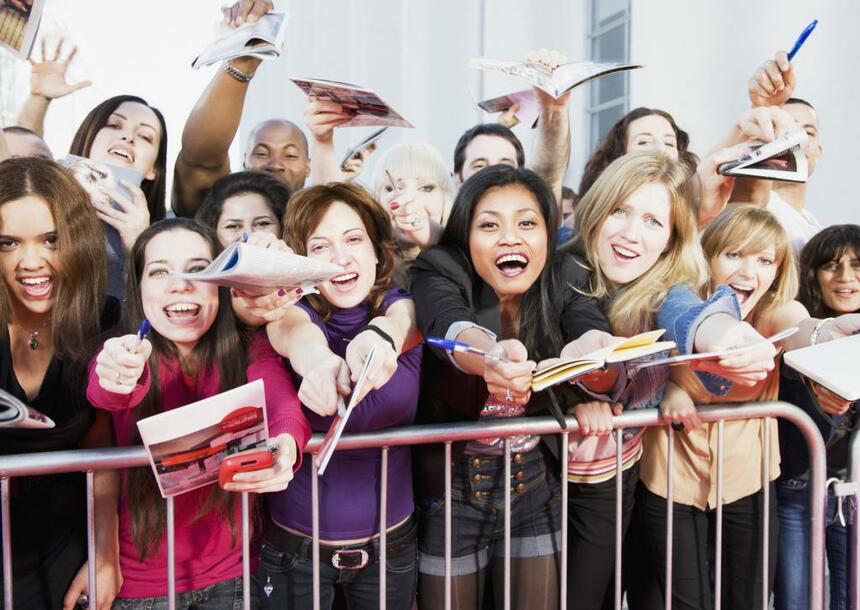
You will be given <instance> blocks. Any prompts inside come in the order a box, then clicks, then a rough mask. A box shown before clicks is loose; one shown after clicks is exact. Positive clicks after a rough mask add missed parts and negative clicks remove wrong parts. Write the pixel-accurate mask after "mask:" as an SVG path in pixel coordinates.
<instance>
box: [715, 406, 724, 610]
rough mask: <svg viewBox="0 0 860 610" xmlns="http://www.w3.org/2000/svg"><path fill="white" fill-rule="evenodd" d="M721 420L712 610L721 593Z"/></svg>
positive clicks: (717, 607) (717, 606)
mask: <svg viewBox="0 0 860 610" xmlns="http://www.w3.org/2000/svg"><path fill="white" fill-rule="evenodd" d="M723 423H724V422H723V421H722V420H721V421H718V422H717V526H716V530H717V531H716V535H715V538H716V545H715V547H716V548H715V550H714V555H715V560H714V562H715V564H716V565H715V566H714V610H720V607H721V604H722V595H723Z"/></svg>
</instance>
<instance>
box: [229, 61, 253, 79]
mask: <svg viewBox="0 0 860 610" xmlns="http://www.w3.org/2000/svg"><path fill="white" fill-rule="evenodd" d="M224 72H226V73H227V74H229V75H230V76H231V77H232V78H234V79H235V80H237V81H239V82H240V83H247V82H250V80H251V79H252V78H254V75H253V74H248V73H246V72H242V71H241V70H240V69H239V68H237V67H236V66H234V65H233V63H232V62H230V61H226V62H224Z"/></svg>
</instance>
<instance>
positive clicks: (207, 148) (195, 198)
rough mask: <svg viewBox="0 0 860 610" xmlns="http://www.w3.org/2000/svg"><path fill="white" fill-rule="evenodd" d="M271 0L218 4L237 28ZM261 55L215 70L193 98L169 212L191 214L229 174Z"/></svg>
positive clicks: (269, 6)
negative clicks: (230, 155) (216, 183)
mask: <svg viewBox="0 0 860 610" xmlns="http://www.w3.org/2000/svg"><path fill="white" fill-rule="evenodd" d="M273 8H274V5H273V4H272V2H271V1H270V0H256V1H255V0H241V1H240V2H236V3H235V4H233V5H232V6H229V7H224V8H222V11H223V13H224V21H225V23H228V24H230V25H232V26H233V27H238V26H239V25H242V24H243V23H246V22H249V23H252V22H254V21H257V20H258V19H259V18H260V17H261V16H262V15H264V14H266V13H267V12H269V11H271V10H272V9H273ZM259 65H260V60H259V59H257V58H255V57H239V58H237V59H233V60H230V61H229V62H227V63H226V64H224V65H223V66H222V67H221V69H219V70H218V71H217V72H216V73H215V76H214V77H213V78H212V81H211V82H210V83H209V86H208V87H206V89H205V90H204V91H203V94H202V95H201V96H200V99H198V100H197V104H195V106H194V109H193V110H192V111H191V114H190V115H189V116H188V120H187V121H186V122H185V128H184V129H183V130H182V148H181V149H180V151H179V155H178V156H177V157H176V166H175V168H174V174H173V197H172V200H171V201H172V206H173V211H174V212H175V213H176V215H177V216H189V217H190V216H194V213H195V212H196V211H197V208H199V207H200V204H201V203H202V202H203V199H204V198H205V196H206V193H207V192H208V191H209V189H210V188H211V187H212V185H213V184H214V183H215V181H216V180H218V179H219V178H221V177H223V176H226V175H227V174H229V173H230V157H229V154H228V153H229V149H230V144H231V143H232V142H233V138H235V137H236V133H237V132H238V131H239V122H240V121H241V119H242V109H243V108H244V106H245V96H246V94H247V93H248V86H249V84H250V81H251V78H252V77H253V76H254V73H255V72H256V71H257V67H258V66H259Z"/></svg>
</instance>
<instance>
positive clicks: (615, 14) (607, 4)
mask: <svg viewBox="0 0 860 610" xmlns="http://www.w3.org/2000/svg"><path fill="white" fill-rule="evenodd" d="M629 7H630V1H629V0H592V2H591V24H592V25H591V27H592V29H594V30H597V29H600V28H601V27H603V26H605V25H607V24H608V23H609V22H610V21H612V20H613V19H619V18H623V17H624V13H625V11H627V10H629Z"/></svg>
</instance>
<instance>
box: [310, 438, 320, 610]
mask: <svg viewBox="0 0 860 610" xmlns="http://www.w3.org/2000/svg"><path fill="white" fill-rule="evenodd" d="M313 457H314V458H316V454H314V456H313ZM319 484H320V482H319V472H318V471H317V461H316V459H313V460H312V461H311V529H312V537H313V545H312V546H313V555H312V557H313V563H314V566H313V593H314V610H320V489H319Z"/></svg>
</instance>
